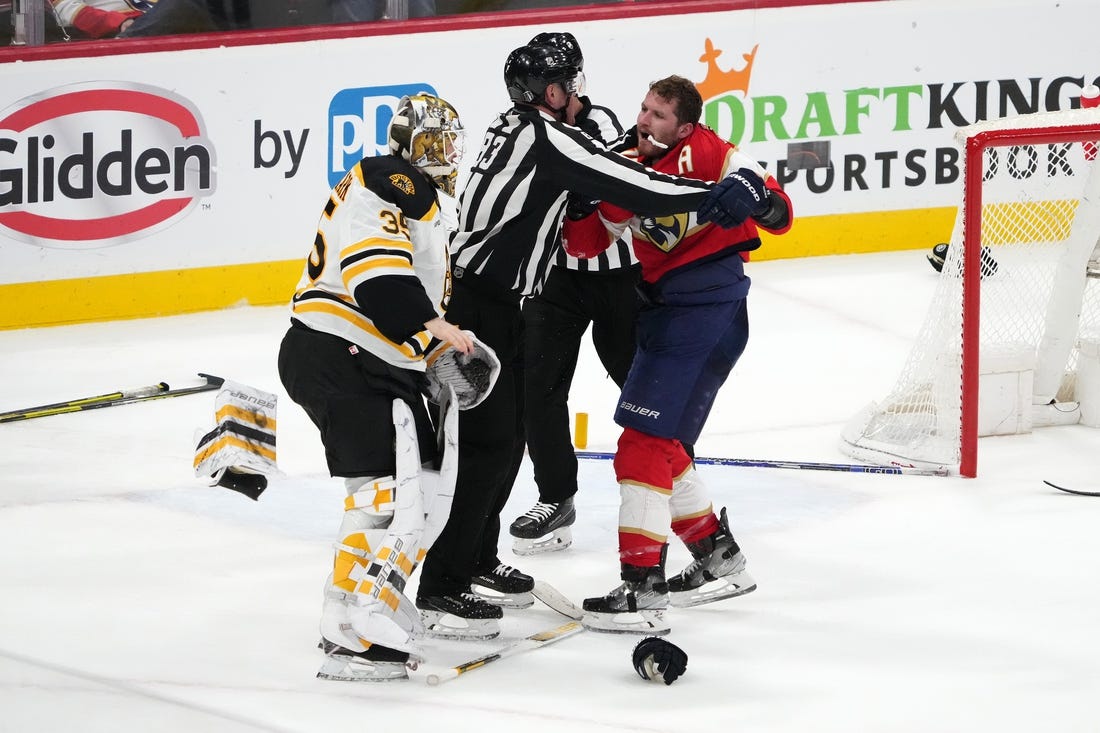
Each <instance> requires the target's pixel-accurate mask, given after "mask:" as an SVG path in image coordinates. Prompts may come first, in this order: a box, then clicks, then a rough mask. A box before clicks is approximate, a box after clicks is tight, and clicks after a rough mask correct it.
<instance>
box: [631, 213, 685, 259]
mask: <svg viewBox="0 0 1100 733" xmlns="http://www.w3.org/2000/svg"><path fill="white" fill-rule="evenodd" d="M637 232H638V234H640V235H641V236H642V238H643V239H645V240H647V241H649V242H651V243H652V244H653V245H654V246H655V247H657V248H658V249H660V250H662V251H664V252H668V251H670V250H671V249H672V248H673V247H675V246H676V245H678V244H679V243H680V242H681V241H682V240H683V238H684V237H686V236H687V233H688V215H687V214H686V213H683V214H673V215H672V216H646V217H643V218H641V219H640V220H639V222H638V229H637Z"/></svg>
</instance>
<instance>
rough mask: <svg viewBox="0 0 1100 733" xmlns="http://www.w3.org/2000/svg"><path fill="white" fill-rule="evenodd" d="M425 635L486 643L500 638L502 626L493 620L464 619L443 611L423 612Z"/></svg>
mask: <svg viewBox="0 0 1100 733" xmlns="http://www.w3.org/2000/svg"><path fill="white" fill-rule="evenodd" d="M420 618H421V620H422V621H423V622H424V635H425V636H430V637H431V638H433V639H452V640H456V641H484V640H486V639H495V638H497V637H498V636H500V624H499V623H497V620H496V619H492V618H485V619H480V618H476V619H475V618H462V617H461V616H455V615H453V614H450V613H443V612H442V611H421V612H420Z"/></svg>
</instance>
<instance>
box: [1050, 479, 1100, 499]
mask: <svg viewBox="0 0 1100 733" xmlns="http://www.w3.org/2000/svg"><path fill="white" fill-rule="evenodd" d="M1043 483H1044V484H1046V485H1047V486H1049V487H1051V488H1052V489H1058V490H1059V491H1064V492H1066V493H1067V494H1077V495H1078V496H1100V491H1082V490H1081V489H1067V488H1066V487H1065V486H1059V485H1058V484H1052V483H1051V482H1049V481H1046V480H1044V481H1043Z"/></svg>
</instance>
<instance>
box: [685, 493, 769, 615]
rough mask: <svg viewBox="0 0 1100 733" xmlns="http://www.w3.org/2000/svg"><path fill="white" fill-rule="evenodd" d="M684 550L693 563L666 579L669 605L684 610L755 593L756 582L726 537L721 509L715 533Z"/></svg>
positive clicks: (728, 534) (731, 536)
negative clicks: (688, 551) (686, 550)
mask: <svg viewBox="0 0 1100 733" xmlns="http://www.w3.org/2000/svg"><path fill="white" fill-rule="evenodd" d="M688 549H689V550H691V555H692V557H694V558H695V560H694V561H693V562H692V563H691V564H690V565H688V566H687V567H686V568H684V569H683V570H682V571H681V572H679V573H677V574H676V575H673V576H672V577H671V578H669V579H668V591H669V603H670V604H671V605H673V606H675V607H677V608H687V607H689V606H698V605H700V604H703V603H713V602H714V601H720V600H722V599H723V598H733V597H735V596H741V595H744V594H746V593H749V592H751V591H754V590H756V581H755V580H753V578H752V576H751V575H749V573H748V571H747V570H745V556H744V555H743V554H741V549H740V548H739V547H738V546H737V542H736V541H735V540H734V539H733V535H732V534H731V533H730V526H729V521H728V520H727V519H726V510H725V508H723V509H722V513H721V516H720V517H719V519H718V530H717V531H716V532H715V533H714V534H712V535H711V536H709V537H704V538H703V539H701V540H699V541H698V542H693V543H691V544H689V545H688Z"/></svg>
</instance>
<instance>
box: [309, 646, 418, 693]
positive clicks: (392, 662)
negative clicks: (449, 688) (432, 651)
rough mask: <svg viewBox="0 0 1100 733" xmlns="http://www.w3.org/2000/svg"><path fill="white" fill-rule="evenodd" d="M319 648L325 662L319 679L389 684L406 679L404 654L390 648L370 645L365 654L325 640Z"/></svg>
mask: <svg viewBox="0 0 1100 733" xmlns="http://www.w3.org/2000/svg"><path fill="white" fill-rule="evenodd" d="M319 646H320V647H321V651H323V652H324V653H325V661H324V663H323V664H322V665H321V669H320V670H318V672H317V677H318V678H320V679H323V680H342V681H345V682H392V681H394V680H406V679H408V678H409V673H408V671H407V670H408V665H409V658H410V657H409V653H408V652H402V651H398V650H397V649H390V648H389V647H385V646H382V645H381V644H372V645H371V646H370V647H369V648H368V649H367V650H366V651H362V652H353V651H352V650H350V649H345V648H344V647H342V646H340V645H339V644H334V643H332V642H331V641H329V640H328V639H321V643H320V645H319ZM416 661H419V660H416ZM414 668H415V667H414Z"/></svg>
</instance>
